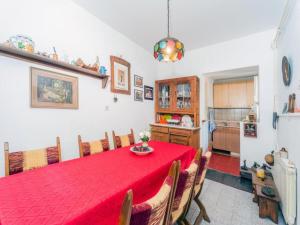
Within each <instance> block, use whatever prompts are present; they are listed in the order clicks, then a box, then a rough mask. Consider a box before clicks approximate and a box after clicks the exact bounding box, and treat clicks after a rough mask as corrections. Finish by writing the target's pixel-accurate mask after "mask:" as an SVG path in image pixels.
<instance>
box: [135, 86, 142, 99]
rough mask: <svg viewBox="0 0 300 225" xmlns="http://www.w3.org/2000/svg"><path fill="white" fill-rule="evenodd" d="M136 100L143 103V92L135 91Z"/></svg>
mask: <svg viewBox="0 0 300 225" xmlns="http://www.w3.org/2000/svg"><path fill="white" fill-rule="evenodd" d="M134 100H135V101H140V102H142V101H143V91H141V90H138V89H134Z"/></svg>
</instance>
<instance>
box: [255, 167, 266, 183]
mask: <svg viewBox="0 0 300 225" xmlns="http://www.w3.org/2000/svg"><path fill="white" fill-rule="evenodd" d="M256 176H257V177H258V178H260V179H261V180H264V179H265V177H266V174H265V170H264V169H263V168H258V169H257V170H256Z"/></svg>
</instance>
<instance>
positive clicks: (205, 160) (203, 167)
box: [195, 151, 212, 195]
mask: <svg viewBox="0 0 300 225" xmlns="http://www.w3.org/2000/svg"><path fill="white" fill-rule="evenodd" d="M211 154H212V153H211V152H210V151H206V152H205V154H204V155H202V156H201V160H200V166H199V171H198V174H197V176H196V182H195V195H198V194H200V192H201V189H202V186H203V183H204V179H205V176H206V172H207V169H208V164H209V161H210V158H211Z"/></svg>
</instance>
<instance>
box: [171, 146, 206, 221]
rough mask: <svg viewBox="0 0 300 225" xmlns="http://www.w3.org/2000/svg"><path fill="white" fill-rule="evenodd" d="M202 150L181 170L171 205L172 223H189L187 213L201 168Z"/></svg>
mask: <svg viewBox="0 0 300 225" xmlns="http://www.w3.org/2000/svg"><path fill="white" fill-rule="evenodd" d="M200 156H201V151H197V152H196V154H195V157H194V159H193V161H192V162H191V164H190V166H189V167H188V168H187V169H185V170H184V171H180V173H179V176H178V182H177V187H176V191H175V194H174V201H173V204H172V207H171V217H170V224H176V222H177V224H189V222H188V221H187V220H186V214H187V211H188V209H189V206H190V202H191V199H192V196H193V192H194V186H195V181H196V175H197V173H198V170H199V161H200Z"/></svg>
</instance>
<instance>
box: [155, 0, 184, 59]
mask: <svg viewBox="0 0 300 225" xmlns="http://www.w3.org/2000/svg"><path fill="white" fill-rule="evenodd" d="M167 1H168V37H166V38H164V39H161V40H160V41H159V42H157V43H156V44H155V45H154V53H153V55H154V58H155V59H157V60H158V61H160V62H175V61H178V60H181V59H182V57H183V56H184V45H183V43H182V42H181V41H179V40H178V39H176V38H173V37H170V7H169V6H170V3H169V2H170V0H167Z"/></svg>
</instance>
